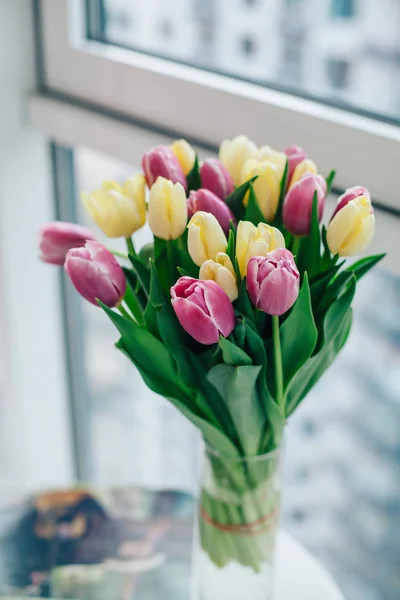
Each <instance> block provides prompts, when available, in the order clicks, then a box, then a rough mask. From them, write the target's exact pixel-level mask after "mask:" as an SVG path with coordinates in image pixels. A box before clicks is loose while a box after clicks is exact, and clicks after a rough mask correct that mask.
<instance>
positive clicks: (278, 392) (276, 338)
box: [272, 316, 284, 409]
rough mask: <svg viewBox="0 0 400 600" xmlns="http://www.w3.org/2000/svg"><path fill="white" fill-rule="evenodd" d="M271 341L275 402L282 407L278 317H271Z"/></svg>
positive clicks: (281, 371)
mask: <svg viewBox="0 0 400 600" xmlns="http://www.w3.org/2000/svg"><path fill="white" fill-rule="evenodd" d="M272 339H273V343H274V363H275V379H276V401H277V403H278V406H280V407H281V408H282V409H283V408H284V407H283V370H282V350H281V338H280V335H279V317H276V316H273V317H272Z"/></svg>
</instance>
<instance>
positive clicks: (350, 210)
mask: <svg viewBox="0 0 400 600" xmlns="http://www.w3.org/2000/svg"><path fill="white" fill-rule="evenodd" d="M374 231H375V216H374V214H373V209H372V206H371V201H370V199H369V198H368V197H367V196H359V197H358V198H355V199H354V200H350V202H348V204H346V205H345V206H344V207H343V208H341V209H340V210H339V211H338V212H337V213H336V215H335V216H334V217H333V219H332V221H331V222H330V223H329V225H328V230H327V234H326V239H327V242H328V246H329V249H330V251H331V252H332V254H339V256H354V255H355V254H359V253H360V252H362V251H363V250H365V248H366V247H367V246H368V245H369V243H370V242H371V240H372V237H373V235H374Z"/></svg>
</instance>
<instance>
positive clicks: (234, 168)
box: [219, 135, 257, 185]
mask: <svg viewBox="0 0 400 600" xmlns="http://www.w3.org/2000/svg"><path fill="white" fill-rule="evenodd" d="M256 153H257V146H256V145H255V144H254V143H253V142H252V141H251V140H249V138H248V137H247V136H246V135H238V136H237V137H235V138H234V139H233V140H224V141H223V142H222V144H221V146H220V149H219V158H220V161H221V162H222V164H223V165H224V166H225V167H226V168H227V169H228V171H229V173H230V174H231V176H232V179H233V183H234V184H235V185H239V183H240V177H241V174H242V168H243V165H244V163H245V162H246V160H247V159H248V158H254V156H255V155H256Z"/></svg>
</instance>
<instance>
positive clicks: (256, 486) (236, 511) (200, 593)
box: [193, 447, 282, 600]
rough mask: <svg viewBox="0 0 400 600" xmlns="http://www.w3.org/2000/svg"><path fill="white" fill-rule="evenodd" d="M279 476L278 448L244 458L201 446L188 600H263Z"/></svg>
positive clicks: (268, 576)
mask: <svg viewBox="0 0 400 600" xmlns="http://www.w3.org/2000/svg"><path fill="white" fill-rule="evenodd" d="M281 475H282V474H281V450H280V449H277V450H275V451H273V452H270V453H269V454H265V455H263V456H257V457H251V458H248V459H245V458H232V457H230V456H224V455H222V454H219V453H217V452H215V451H214V450H213V449H212V448H209V447H207V448H206V452H205V458H204V467H203V477H202V480H201V485H200V493H199V500H198V502H199V506H198V522H197V528H198V530H197V536H196V538H195V539H196V540H197V542H196V543H195V548H194V565H193V600H225V599H226V600H228V599H229V600H243V598H245V597H248V598H251V599H252V600H269V598H270V597H271V593H272V577H273V556H274V548H275V538H276V531H277V524H278V519H279V513H280V505H281V486H282V481H281Z"/></svg>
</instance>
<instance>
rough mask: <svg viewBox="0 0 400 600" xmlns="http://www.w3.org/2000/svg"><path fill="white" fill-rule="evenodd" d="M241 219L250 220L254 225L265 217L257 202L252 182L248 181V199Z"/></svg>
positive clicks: (263, 220)
mask: <svg viewBox="0 0 400 600" xmlns="http://www.w3.org/2000/svg"><path fill="white" fill-rule="evenodd" d="M243 219H244V220H245V221H250V223H253V225H256V226H257V225H258V224H259V223H264V222H265V218H264V215H263V214H262V212H261V209H260V206H259V204H258V200H257V196H256V194H255V191H254V187H253V184H252V183H250V186H249V201H248V203H247V206H246V210H245V212H244V217H243Z"/></svg>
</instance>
